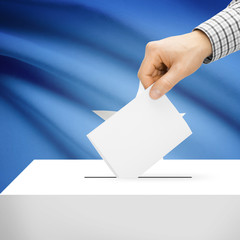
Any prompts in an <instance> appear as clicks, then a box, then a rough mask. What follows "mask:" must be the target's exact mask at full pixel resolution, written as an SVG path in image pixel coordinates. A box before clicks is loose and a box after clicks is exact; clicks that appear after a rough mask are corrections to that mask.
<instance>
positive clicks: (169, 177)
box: [84, 176, 192, 179]
mask: <svg viewBox="0 0 240 240" xmlns="http://www.w3.org/2000/svg"><path fill="white" fill-rule="evenodd" d="M84 178H117V177H116V176H84ZM137 178H167V179H171V178H172V179H175V178H180V179H181V178H183V179H184V178H190V179H191V178H192V176H139V177H137ZM133 179H134V178H133Z"/></svg>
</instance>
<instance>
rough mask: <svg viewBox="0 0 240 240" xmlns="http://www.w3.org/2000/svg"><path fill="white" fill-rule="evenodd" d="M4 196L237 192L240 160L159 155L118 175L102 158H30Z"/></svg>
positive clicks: (238, 188)
mask: <svg viewBox="0 0 240 240" xmlns="http://www.w3.org/2000/svg"><path fill="white" fill-rule="evenodd" d="M2 194H3V195H42V194H50V195H69V194H73V195H239V194H240V161H239V160H160V161H158V162H157V163H156V164H155V165H154V166H153V167H152V168H151V169H149V170H148V171H147V172H145V173H144V174H143V175H141V176H139V177H138V178H116V177H115V176H114V174H113V173H112V171H111V170H110V169H109V167H108V166H107V165H106V163H105V162H104V161H103V160H89V159H87V160H82V159H78V160H66V159H64V160H51V159H49V160H41V159H39V160H34V161H33V162H32V163H31V164H30V165H29V166H28V167H27V168H26V169H25V170H24V171H23V172H22V173H21V174H20V175H19V176H18V177H17V178H16V179H15V180H14V181H13V182H12V183H11V184H10V185H9V186H8V187H7V188H6V189H5V190H4V191H3V192H2Z"/></svg>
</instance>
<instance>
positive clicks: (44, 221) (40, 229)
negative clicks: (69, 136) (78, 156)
mask: <svg viewBox="0 0 240 240" xmlns="http://www.w3.org/2000/svg"><path fill="white" fill-rule="evenodd" d="M239 194H240V161H238V160H161V161H159V162H157V164H155V165H154V166H153V167H152V168H150V169H149V170H148V171H147V172H145V173H144V175H141V176H139V177H138V178H130V179H119V178H116V177H115V176H114V174H113V173H112V171H111V170H110V169H109V168H108V166H107V165H106V163H105V162H104V161H102V160H35V161H33V162H32V163H31V164H30V165H29V166H28V167H27V168H26V169H25V170H24V171H23V172H22V173H21V174H20V175H19V176H18V177H17V178H16V179H15V180H14V181H13V182H12V183H11V184H10V185H9V186H8V187H7V188H6V189H5V190H4V191H3V193H2V195H1V196H0V213H1V214H0V228H2V229H1V234H2V236H6V237H5V238H4V239H8V240H12V239H18V240H21V239H31V240H32V239H33V240H35V239H39V240H40V239H51V240H54V239H58V240H61V239H88V240H91V239H93V240H95V239H96V240H97V239H104V240H110V239H111V240H112V239H117V240H118V239H119V240H120V239H131V240H135V239H136V240H146V239H147V240H155V239H156V240H159V239H163V240H173V239H184V240H186V239H187V240H188V239H189V240H190V239H191V240H192V239H194V240H200V239H201V240H202V239H204V240H215V239H216V240H226V239H231V240H238V239H240V228H239V222H240V197H239ZM1 216H2V217H1ZM3 216H4V218H3ZM13 228H14V229H15V230H14V231H13V230H12V229H13ZM16 236H17V237H16Z"/></svg>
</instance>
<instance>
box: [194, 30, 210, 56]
mask: <svg viewBox="0 0 240 240" xmlns="http://www.w3.org/2000/svg"><path fill="white" fill-rule="evenodd" d="M190 34H191V35H192V37H193V39H194V42H195V44H196V48H197V49H198V50H199V51H200V54H201V55H202V57H203V58H204V59H205V58H207V57H208V56H210V55H211V54H212V44H211V42H210V40H209V38H208V36H207V35H206V34H205V33H204V32H203V31H201V30H198V29H196V30H194V31H193V32H191V33H190Z"/></svg>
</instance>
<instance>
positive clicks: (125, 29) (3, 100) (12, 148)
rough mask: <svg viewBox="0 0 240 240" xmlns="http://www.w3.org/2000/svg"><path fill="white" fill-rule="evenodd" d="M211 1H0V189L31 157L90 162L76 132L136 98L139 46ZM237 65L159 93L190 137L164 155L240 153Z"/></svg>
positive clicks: (186, 21) (196, 16)
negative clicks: (180, 114) (188, 128)
mask: <svg viewBox="0 0 240 240" xmlns="http://www.w3.org/2000/svg"><path fill="white" fill-rule="evenodd" d="M217 3H218V4H217V5H216V4H215V5H212V7H213V8H212V9H211V10H210V11H208V12H206V9H205V8H203V6H204V4H206V1H201V2H199V3H196V2H194V3H193V2H191V1H187V0H185V1H176V0H175V1H171V2H169V1H154V0H150V1H137V0H130V1H120V0H119V1H107V0H105V1H83V0H78V1H77V0H76V1H74V0H69V1H67V0H65V1H63V0H62V1H60V0H59V1H53V0H52V1H51V0H38V1H37V0H36V1H30V0H29V1H13V0H9V1H0V192H1V191H2V190H3V189H4V188H5V187H6V186H7V185H8V184H9V183H10V182H11V181H12V180H13V179H14V178H15V177H16V176H17V175H18V174H19V173H20V172H21V171H22V170H24V169H25V168H26V167H27V165H28V164H29V163H30V162H31V161H32V160H33V159H36V158H38V159H99V158H100V156H99V155H98V154H97V152H96V151H95V149H94V148H93V146H92V145H91V143H90V142H89V140H88V139H87V137H86V134H87V133H89V132H90V131H91V130H92V129H94V128H95V127H97V126H98V125H99V124H100V123H102V121H104V120H103V119H102V117H99V116H103V115H104V116H105V117H106V115H109V114H110V115H111V114H113V113H114V111H117V110H119V109H120V108H121V107H123V106H124V105H125V104H127V103H128V102H129V101H130V100H132V99H133V98H134V97H135V96H136V94H137V92H138V88H139V80H138V78H137V71H138V68H139V65H140V63H141V60H142V58H143V56H144V49H145V45H146V43H147V42H148V41H151V40H157V39H161V38H164V37H168V36H171V35H176V34H181V33H185V32H189V31H191V30H192V29H193V28H194V27H195V26H197V25H198V24H199V23H201V22H202V21H204V20H206V19H207V18H209V17H211V16H212V15H213V14H215V13H216V12H217V11H220V10H221V9H222V8H224V7H225V6H226V4H227V2H226V1H217ZM194 4H195V5H194ZM197 4H198V5H197ZM208 6H209V3H208ZM216 8H218V9H216ZM238 69H239V55H238V54H234V55H232V56H230V57H227V58H225V59H222V60H220V61H219V62H216V63H212V64H210V65H208V66H204V67H203V68H201V69H200V70H199V71H198V72H197V73H195V74H194V75H192V76H190V77H188V78H187V79H186V80H184V81H183V82H181V83H180V84H179V85H178V86H176V87H175V88H174V89H173V90H172V91H171V93H169V94H168V96H169V98H170V99H171V101H172V102H173V103H174V105H176V107H177V108H178V110H179V111H180V112H186V113H187V114H186V116H185V119H186V121H187V122H188V124H189V125H190V126H191V129H192V131H193V133H194V134H193V135H192V136H191V137H190V138H189V139H188V140H186V141H185V142H184V143H183V144H181V145H180V146H179V147H177V148H176V149H175V150H174V151H172V152H171V153H170V154H169V155H168V156H167V158H185V159H189V158H193V159H194V158H196V159H212V158H213V159H214V158H240V148H239V145H240V134H239V130H240V108H239V107H238V105H239V102H240V81H239V71H238ZM96 113H97V114H96ZM102 114H103V115H102ZM98 115H99V116H98ZM105 117H103V118H105ZM43 177H44V176H43Z"/></svg>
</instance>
